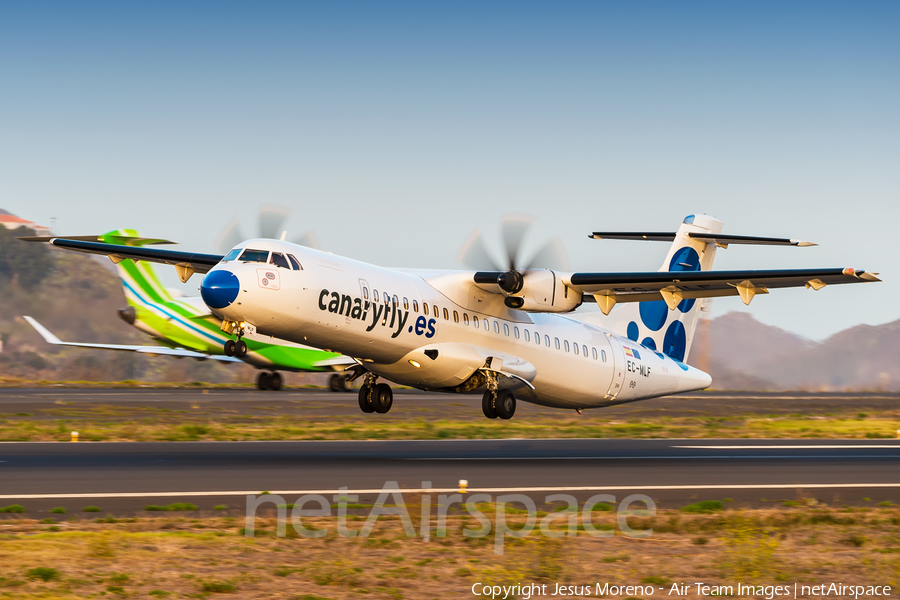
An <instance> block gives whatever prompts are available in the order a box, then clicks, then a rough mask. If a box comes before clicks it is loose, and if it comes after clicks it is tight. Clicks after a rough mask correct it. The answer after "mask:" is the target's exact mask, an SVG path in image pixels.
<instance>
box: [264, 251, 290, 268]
mask: <svg viewBox="0 0 900 600" xmlns="http://www.w3.org/2000/svg"><path fill="white" fill-rule="evenodd" d="M269 264H270V265H275V266H276V267H281V268H282V269H290V268H291V267H290V266H289V265H288V261H287V259H286V258H285V257H284V254H282V253H281V252H273V253H272V256H271V257H270V258H269Z"/></svg>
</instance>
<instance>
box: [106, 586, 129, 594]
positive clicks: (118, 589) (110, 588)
mask: <svg viewBox="0 0 900 600" xmlns="http://www.w3.org/2000/svg"><path fill="white" fill-rule="evenodd" d="M106 591H107V592H109V593H111V594H116V595H117V596H124V595H125V588H123V587H122V586H121V585H108V586H106Z"/></svg>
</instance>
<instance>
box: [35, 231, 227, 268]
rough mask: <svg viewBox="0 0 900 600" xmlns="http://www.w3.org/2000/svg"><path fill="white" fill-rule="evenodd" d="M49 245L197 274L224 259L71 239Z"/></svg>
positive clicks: (218, 256)
mask: <svg viewBox="0 0 900 600" xmlns="http://www.w3.org/2000/svg"><path fill="white" fill-rule="evenodd" d="M49 243H50V244H51V245H53V246H58V247H60V248H65V249H66V250H74V251H75V252H86V253H88V254H102V255H104V256H108V257H110V258H111V259H112V261H113V262H121V261H123V260H125V259H126V258H130V259H132V260H145V261H147V262H155V263H161V264H164V265H175V266H180V267H190V268H191V270H192V271H193V272H195V273H207V272H209V270H210V269H212V268H213V267H214V266H216V265H217V264H219V261H221V260H222V258H223V257H222V256H221V255H218V254H198V253H196V252H179V251H177V250H163V249H161V248H141V247H131V246H117V245H113V244H104V243H101V242H86V241H82V240H77V239H69V238H50V240H49Z"/></svg>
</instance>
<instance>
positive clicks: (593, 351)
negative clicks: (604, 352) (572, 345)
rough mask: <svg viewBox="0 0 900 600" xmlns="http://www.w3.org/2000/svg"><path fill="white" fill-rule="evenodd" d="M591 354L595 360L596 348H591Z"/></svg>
mask: <svg viewBox="0 0 900 600" xmlns="http://www.w3.org/2000/svg"><path fill="white" fill-rule="evenodd" d="M591 356H593V357H594V360H597V349H596V348H591Z"/></svg>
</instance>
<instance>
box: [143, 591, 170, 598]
mask: <svg viewBox="0 0 900 600" xmlns="http://www.w3.org/2000/svg"><path fill="white" fill-rule="evenodd" d="M147 595H148V596H153V597H154V598H165V597H166V596H171V595H172V592H166V591H163V590H152V591H150V592H147Z"/></svg>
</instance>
